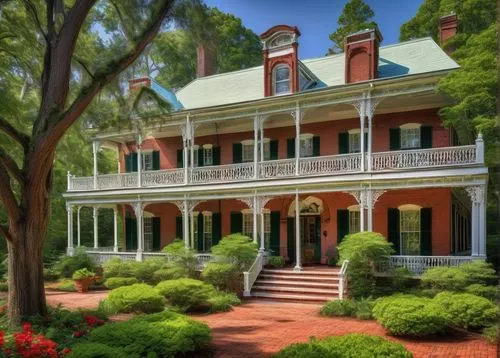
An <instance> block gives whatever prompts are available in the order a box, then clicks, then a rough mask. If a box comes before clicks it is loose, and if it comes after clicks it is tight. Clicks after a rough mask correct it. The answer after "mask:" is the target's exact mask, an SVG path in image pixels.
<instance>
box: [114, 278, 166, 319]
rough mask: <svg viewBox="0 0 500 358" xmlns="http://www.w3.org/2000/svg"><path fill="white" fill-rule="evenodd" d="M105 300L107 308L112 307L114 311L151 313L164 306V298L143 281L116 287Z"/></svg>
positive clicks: (160, 309)
mask: <svg viewBox="0 0 500 358" xmlns="http://www.w3.org/2000/svg"><path fill="white" fill-rule="evenodd" d="M105 301H106V304H107V306H108V309H110V308H112V309H114V310H115V311H116V312H143V313H153V312H159V311H162V310H163V309H164V306H165V298H164V297H163V296H162V295H161V294H160V293H159V292H158V291H157V290H156V289H154V288H153V287H151V286H149V285H147V284H144V283H136V284H134V285H130V286H123V287H119V288H116V289H114V290H112V291H111V292H110V294H109V296H108V298H107V299H106V300H105ZM110 310H111V309H110Z"/></svg>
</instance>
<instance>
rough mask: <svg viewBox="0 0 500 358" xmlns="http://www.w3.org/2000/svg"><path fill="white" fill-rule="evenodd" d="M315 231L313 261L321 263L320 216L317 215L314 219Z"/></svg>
mask: <svg viewBox="0 0 500 358" xmlns="http://www.w3.org/2000/svg"><path fill="white" fill-rule="evenodd" d="M315 229H316V232H315V233H314V235H315V236H316V238H315V239H316V245H315V246H316V247H315V248H314V261H316V262H321V216H319V215H318V216H316V218H315Z"/></svg>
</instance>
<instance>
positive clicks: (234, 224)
mask: <svg viewBox="0 0 500 358" xmlns="http://www.w3.org/2000/svg"><path fill="white" fill-rule="evenodd" d="M230 218H231V223H230V225H231V234H235V233H237V232H239V233H241V232H242V231H243V214H242V213H240V212H239V211H233V212H232V213H231V217H230Z"/></svg>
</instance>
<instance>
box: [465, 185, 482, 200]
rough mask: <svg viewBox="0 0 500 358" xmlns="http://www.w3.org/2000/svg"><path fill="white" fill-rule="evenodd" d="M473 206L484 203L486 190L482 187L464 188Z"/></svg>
mask: <svg viewBox="0 0 500 358" xmlns="http://www.w3.org/2000/svg"><path fill="white" fill-rule="evenodd" d="M465 191H466V192H467V194H468V195H469V198H470V200H471V201H472V203H473V204H482V203H483V202H484V201H485V193H486V188H485V186H484V185H473V186H467V187H465Z"/></svg>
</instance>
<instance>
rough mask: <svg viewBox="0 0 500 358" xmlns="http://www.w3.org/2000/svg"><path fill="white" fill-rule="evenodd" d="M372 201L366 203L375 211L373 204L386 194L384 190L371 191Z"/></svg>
mask: <svg viewBox="0 0 500 358" xmlns="http://www.w3.org/2000/svg"><path fill="white" fill-rule="evenodd" d="M371 192H372V200H371V203H368V205H369V206H371V208H372V209H375V204H376V203H377V200H378V199H379V198H380V197H381V196H382V194H384V193H385V192H386V190H372V191H371Z"/></svg>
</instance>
